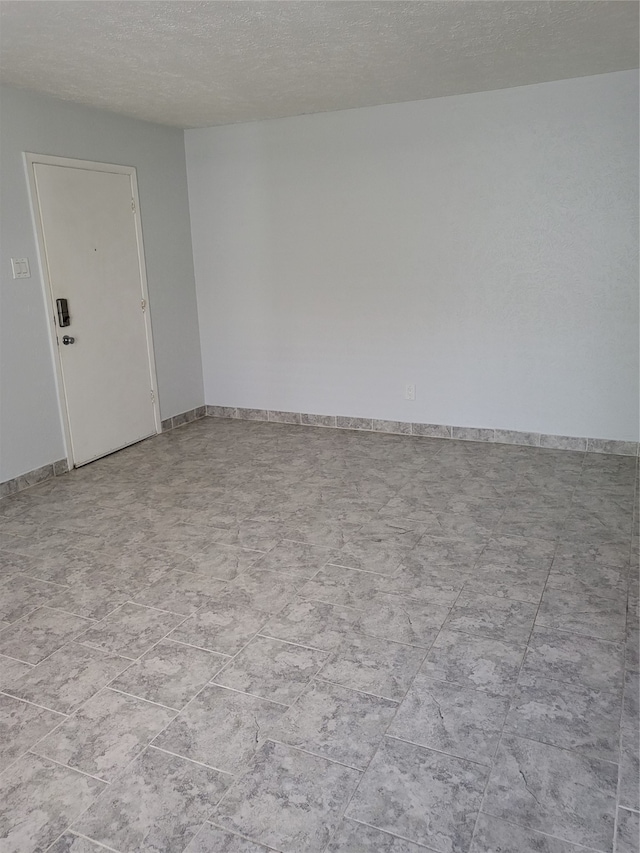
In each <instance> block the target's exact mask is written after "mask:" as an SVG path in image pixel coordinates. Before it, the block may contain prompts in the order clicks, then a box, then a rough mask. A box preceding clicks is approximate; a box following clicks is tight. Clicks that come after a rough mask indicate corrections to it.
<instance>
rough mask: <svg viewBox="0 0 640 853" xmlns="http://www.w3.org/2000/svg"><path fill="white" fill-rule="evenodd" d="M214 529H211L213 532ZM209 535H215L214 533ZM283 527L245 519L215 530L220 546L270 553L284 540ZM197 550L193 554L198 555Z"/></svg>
mask: <svg viewBox="0 0 640 853" xmlns="http://www.w3.org/2000/svg"><path fill="white" fill-rule="evenodd" d="M213 530H214V528H212V527H211V528H209V531H213ZM208 535H213V534H212V533H210V534H208ZM283 535H284V534H283V531H282V525H280V524H277V523H275V522H270V521H261V520H256V519H251V518H248V519H243V520H242V521H240V522H238V524H234V525H232V526H230V527H226V528H224V529H223V528H219V529H218V528H215V537H216V540H217V542H218V543H219V544H220V545H236V546H238V547H239V548H244V549H247V550H250V551H269V550H270V549H271V548H273V547H275V545H277V544H278V542H279V541H280V540H281V539H282V538H283ZM200 551H201V549H196V550H195V551H194V552H192V554H198V553H199V552H200Z"/></svg>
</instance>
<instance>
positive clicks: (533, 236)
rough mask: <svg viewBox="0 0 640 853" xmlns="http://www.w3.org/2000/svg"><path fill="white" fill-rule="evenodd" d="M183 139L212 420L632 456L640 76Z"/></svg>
mask: <svg viewBox="0 0 640 853" xmlns="http://www.w3.org/2000/svg"><path fill="white" fill-rule="evenodd" d="M185 137H186V149H187V168H188V174H189V198H190V204H191V220H192V226H193V231H192V234H193V246H194V257H195V267H196V282H197V290H198V312H199V319H200V333H201V339H202V354H203V366H204V377H205V398H206V402H207V403H208V404H218V405H224V406H243V407H248V408H266V409H281V410H285V411H302V412H317V413H326V414H345V415H356V416H362V417H374V418H382V419H390V420H401V421H417V422H426V423H440V424H453V425H459V426H475V427H490V428H498V429H500V428H502V429H513V430H523V431H532V432H543V433H551V434H560V435H577V436H589V437H592V438H609V439H621V440H632V441H635V440H637V439H638V261H637V242H638V241H637V235H638V230H637V229H638V221H637V210H638V174H637V172H638V75H637V72H636V71H630V72H621V73H615V74H605V75H599V76H596V77H585V78H581V79H576V80H564V81H560V82H555V83H545V84H541V85H535V86H525V87H522V88H515V89H505V90H502V91H495V92H482V93H478V94H473V95H463V96H457V97H449V98H440V99H437V100H430V101H421V102H414V103H404V104H394V105H389V106H382V107H374V108H370V109H369V108H368V109H360V110H349V111H345V112H334V113H325V114H321V115H311V116H302V117H298V118H291V119H282V120H278V121H269V122H259V123H253V124H244V125H235V126H230V127H220V128H211V129H204V130H190V131H187V132H186V134H185ZM405 382H414V383H416V386H417V394H416V400H415V402H408V401H406V400H405V399H404V383H405Z"/></svg>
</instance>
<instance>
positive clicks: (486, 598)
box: [445, 590, 536, 645]
mask: <svg viewBox="0 0 640 853" xmlns="http://www.w3.org/2000/svg"><path fill="white" fill-rule="evenodd" d="M535 615H536V607H535V605H533V604H528V603H526V602H523V601H512V600H510V599H508V598H497V597H495V596H491V595H482V594H480V593H478V592H465V591H464V590H463V591H462V592H461V593H460V596H459V597H458V599H457V601H456V603H455V604H454V606H453V608H452V610H451V613H450V614H449V617H448V619H447V621H446V622H445V628H446V629H447V630H449V631H460V632H462V633H465V634H473V635H474V636H478V637H487V638H488V639H490V640H503V641H504V642H506V643H513V644H514V645H518V644H519V645H524V644H526V642H527V640H528V638H529V634H530V633H531V629H532V627H533V620H534V618H535Z"/></svg>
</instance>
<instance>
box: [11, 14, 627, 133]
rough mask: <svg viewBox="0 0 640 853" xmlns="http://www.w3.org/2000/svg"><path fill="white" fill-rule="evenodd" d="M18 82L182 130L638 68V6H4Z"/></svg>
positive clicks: (13, 78)
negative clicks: (184, 128) (174, 126)
mask: <svg viewBox="0 0 640 853" xmlns="http://www.w3.org/2000/svg"><path fill="white" fill-rule="evenodd" d="M0 15H1V29H0V37H1V49H2V55H1V62H0V73H1V75H2V80H3V82H5V83H7V84H10V85H15V86H22V87H25V88H29V89H35V90H38V91H41V92H46V93H49V94H51V95H55V96H57V97H60V98H65V99H68V100H72V101H77V102H79V103H82V104H90V105H92V106H96V107H102V108H104V109H108V110H113V111H115V112H119V113H124V114H126V115H130V116H135V117H137V118H141V119H147V120H148V121H155V122H160V123H163V124H172V125H177V126H179V127H203V126H210V125H218V124H230V123H233V122H240V121H253V120H256V119H267V118H279V117H282V116H291V115H300V114H303V113H315V112H324V111H326V110H342V109H349V108H352V107H364V106H372V105H375V104H387V103H394V102H398V101H411V100H420V99H423V98H437V97H441V96H443V95H452V94H461V93H465V92H477V91H483V90H489V89H502V88H507V87H510V86H521V85H525V84H528V83H539V82H543V81H547V80H559V79H563V78H567V77H581V76H584V75H587V74H600V73H604V72H608V71H618V70H623V69H627V68H635V67H637V65H638V3H636V2H632V0H622V2H618V0H593V2H592V0H577V2H569V0H566V1H565V0H550V2H544V0H535V2H529V0H515V2H509V1H508V0H497V2H494V0H444V2H438V0H427V2H419V0H411V2H404V0H393V2H389V0H387V2H375V0H355V2H353V1H351V2H342V0H326V2H320V0H300V2H298V0H286V2H285V0H279V2H276V1H275V0H259V1H258V2H244V0H232V2H225V0H213V2H188V0H170V2H155V0H144V2H137V1H135V2H132V0H127V2H117V0H88V2H87V1H86V0H71V2H69V0H55V2H52V0H44V2H39V0H15V2H14V0H2V2H1V3H0Z"/></svg>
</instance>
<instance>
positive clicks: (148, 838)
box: [72, 748, 232, 853]
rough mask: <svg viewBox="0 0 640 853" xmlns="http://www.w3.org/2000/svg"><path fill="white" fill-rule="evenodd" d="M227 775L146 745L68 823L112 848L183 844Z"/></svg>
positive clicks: (169, 852) (157, 849)
mask: <svg viewBox="0 0 640 853" xmlns="http://www.w3.org/2000/svg"><path fill="white" fill-rule="evenodd" d="M231 781H232V777H231V776H228V775H226V774H223V773H219V772H218V771H217V770H212V769H211V768H209V767H203V766H202V765H201V764H194V763H193V762H192V761H186V760H185V759H184V758H179V757H178V756H176V755H168V754H167V753H166V752H162V751H160V750H158V749H153V748H149V749H146V750H145V751H144V752H143V753H142V755H141V756H139V757H138V758H137V759H136V760H135V761H134V762H133V763H132V764H130V765H129V767H128V768H127V769H126V770H125V771H124V772H123V773H122V775H121V776H120V777H119V779H117V780H116V781H115V782H114V783H112V784H111V785H109V787H108V788H107V790H106V791H105V792H104V793H103V795H102V796H101V797H100V798H99V799H98V800H97V801H96V802H95V803H94V804H93V805H92V806H91V808H90V809H89V810H88V811H87V812H86V813H85V814H83V815H82V817H81V818H80V819H79V820H78V821H77V822H76V823H75V824H74V825H73V826H72V830H76V831H77V832H78V833H80V834H81V835H85V836H87V837H88V838H91V839H93V840H95V841H97V842H99V843H100V844H104V845H106V846H107V847H110V848H112V849H115V850H124V851H136V853H137V851H140V853H142V851H146V852H147V853H174V851H179V850H184V848H185V847H186V846H187V844H188V843H189V842H190V841H191V839H192V838H193V836H194V835H195V833H196V832H197V830H198V829H199V828H200V826H201V825H202V823H203V821H204V820H205V818H206V817H207V814H208V813H209V812H210V811H211V809H212V808H213V807H214V806H215V805H216V803H217V802H218V801H219V799H220V797H221V796H222V794H223V793H224V791H225V789H226V788H227V787H228V785H229V784H230V782H231Z"/></svg>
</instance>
